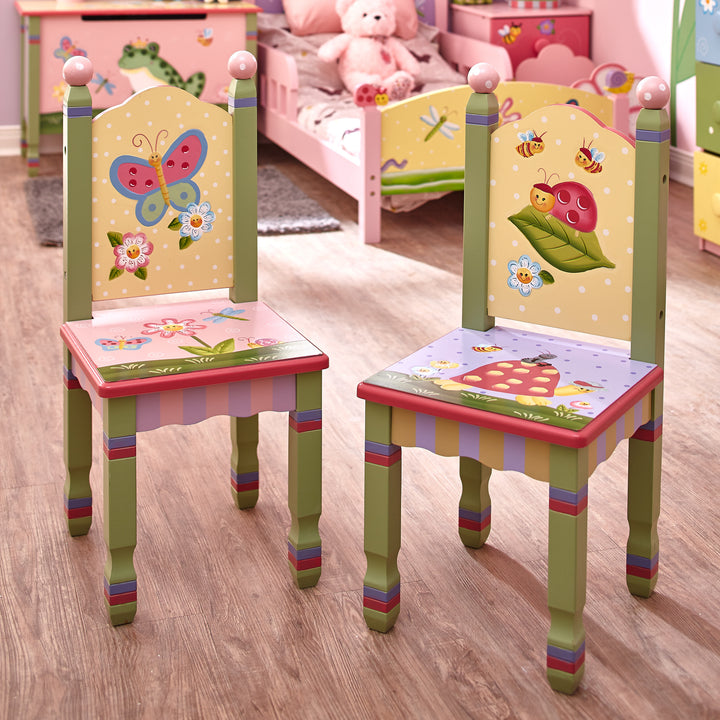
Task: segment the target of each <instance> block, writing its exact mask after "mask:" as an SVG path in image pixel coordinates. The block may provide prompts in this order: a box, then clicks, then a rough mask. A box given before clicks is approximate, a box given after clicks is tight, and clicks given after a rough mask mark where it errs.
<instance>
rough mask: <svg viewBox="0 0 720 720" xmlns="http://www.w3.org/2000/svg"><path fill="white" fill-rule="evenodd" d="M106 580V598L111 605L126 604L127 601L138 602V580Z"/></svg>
mask: <svg viewBox="0 0 720 720" xmlns="http://www.w3.org/2000/svg"><path fill="white" fill-rule="evenodd" d="M104 581H105V599H106V600H107V602H108V604H109V605H125V604H126V603H131V602H137V580H128V581H127V582H121V583H113V584H112V585H111V584H110V583H109V582H108V581H107V578H104Z"/></svg>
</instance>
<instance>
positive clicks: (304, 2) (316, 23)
mask: <svg viewBox="0 0 720 720" xmlns="http://www.w3.org/2000/svg"><path fill="white" fill-rule="evenodd" d="M394 2H395V9H396V22H397V29H396V30H395V35H397V36H398V37H400V38H403V39H405V40H409V39H410V38H414V37H415V34H416V33H417V29H418V15H417V10H416V9H415V0H394ZM283 10H284V11H285V17H286V18H287V21H288V25H289V26H290V32H291V33H292V34H293V35H315V34H317V33H341V32H342V31H343V30H342V27H341V25H340V18H339V17H338V14H337V13H336V12H335V0H283Z"/></svg>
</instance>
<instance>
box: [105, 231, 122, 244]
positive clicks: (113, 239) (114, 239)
mask: <svg viewBox="0 0 720 720" xmlns="http://www.w3.org/2000/svg"><path fill="white" fill-rule="evenodd" d="M107 236H108V240H109V241H110V245H111V246H112V247H117V246H118V245H122V241H123V240H122V235H121V234H120V233H119V232H114V231H111V232H109V233H108V234H107Z"/></svg>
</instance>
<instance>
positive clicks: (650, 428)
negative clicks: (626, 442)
mask: <svg viewBox="0 0 720 720" xmlns="http://www.w3.org/2000/svg"><path fill="white" fill-rule="evenodd" d="M662 426H663V416H662V415H660V417H658V418H655V420H650V422H646V423H645V424H644V425H641V426H640V427H639V428H638V429H637V430H636V431H635V433H634V434H633V438H634V439H635V440H645V441H646V442H655V440H657V439H658V438H659V437H660V436H661V435H662Z"/></svg>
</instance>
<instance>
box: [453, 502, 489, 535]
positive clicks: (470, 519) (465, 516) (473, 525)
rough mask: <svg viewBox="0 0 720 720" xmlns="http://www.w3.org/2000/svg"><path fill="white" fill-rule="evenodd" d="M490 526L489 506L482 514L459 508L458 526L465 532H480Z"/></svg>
mask: <svg viewBox="0 0 720 720" xmlns="http://www.w3.org/2000/svg"><path fill="white" fill-rule="evenodd" d="M489 525H490V505H488V506H487V507H486V508H485V509H484V510H483V511H482V512H474V511H473V510H465V509H463V508H460V509H459V511H458V526H459V527H461V528H465V529H466V530H473V531H475V532H481V531H482V530H484V529H485V528H486V527H488V526H489Z"/></svg>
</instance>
